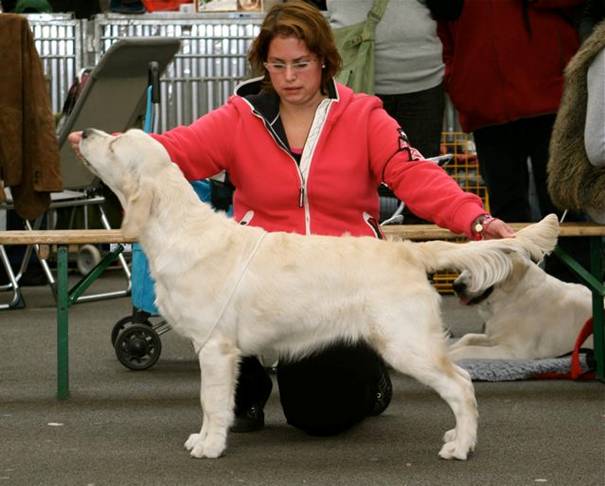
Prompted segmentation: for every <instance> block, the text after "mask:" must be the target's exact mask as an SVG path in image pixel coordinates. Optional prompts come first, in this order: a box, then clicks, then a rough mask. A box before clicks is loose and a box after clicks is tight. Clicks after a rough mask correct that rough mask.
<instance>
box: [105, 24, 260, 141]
mask: <svg viewBox="0 0 605 486" xmlns="http://www.w3.org/2000/svg"><path fill="white" fill-rule="evenodd" d="M261 22H262V15H258V14H220V15H204V16H199V15H196V16H187V15H182V14H168V15H166V14H151V15H144V16H137V17H136V18H133V17H127V16H115V15H107V16H99V17H97V18H96V19H95V20H94V42H95V45H94V52H95V53H96V55H97V59H98V58H100V56H101V55H103V53H105V52H106V51H107V49H108V48H109V46H110V45H111V44H112V43H114V42H115V41H117V40H118V39H120V38H122V37H141V36H142V37H147V36H162V37H166V36H168V37H178V38H180V39H181V42H182V45H181V49H180V51H179V53H178V54H177V56H176V58H175V60H174V62H173V63H171V64H170V65H169V66H168V68H167V70H166V72H165V73H164V76H163V77H162V83H161V95H162V105H161V113H159V131H165V130H167V129H169V128H173V127H175V126H178V125H183V124H189V123H191V122H193V121H194V120H195V119H197V118H198V117H200V116H201V115H203V114H205V113H207V112H208V111H210V110H212V109H214V108H217V107H218V106H220V105H222V104H223V103H224V102H225V101H226V100H227V98H228V97H229V96H230V95H231V94H232V93H233V90H234V88H235V86H236V85H237V83H238V82H240V81H241V80H242V79H244V78H245V76H246V73H247V61H246V53H247V51H248V47H249V45H250V43H251V41H252V39H253V38H254V37H255V36H256V35H257V34H258V32H259V26H260V23H261Z"/></svg>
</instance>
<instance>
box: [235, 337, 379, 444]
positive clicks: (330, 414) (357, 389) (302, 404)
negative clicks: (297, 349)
mask: <svg viewBox="0 0 605 486" xmlns="http://www.w3.org/2000/svg"><path fill="white" fill-rule="evenodd" d="M385 372H386V370H385V366H384V363H383V361H382V358H381V357H380V356H379V355H378V354H377V353H376V352H375V351H374V350H373V349H371V348H370V347H369V346H368V345H366V344H365V343H359V344H355V345H351V344H335V345H333V346H330V347H328V348H326V349H324V350H322V351H320V352H317V353H314V354H312V355H310V356H307V357H305V358H302V359H299V360H296V361H289V362H288V361H280V362H279V364H278V366H277V383H278V386H279V396H280V401H281V405H282V408H283V411H284V415H285V417H286V420H287V422H288V424H290V425H292V426H294V427H297V428H299V429H302V430H304V431H305V432H307V433H308V434H312V435H333V434H338V433H340V432H342V431H344V430H346V429H348V428H350V427H351V426H353V425H355V424H356V423H358V422H360V421H361V420H363V419H364V418H365V417H367V416H368V415H369V414H370V411H371V410H372V407H373V406H374V403H375V399H376V392H377V383H378V381H379V379H380V377H381V375H382V374H383V373H385ZM271 387H272V382H271V378H270V377H269V376H268V375H267V372H266V370H265V369H264V368H263V367H262V365H261V364H260V362H259V361H258V359H257V358H256V357H254V356H248V357H245V358H243V360H242V362H241V364H240V375H239V380H238V385H237V388H236V393H235V413H236V414H238V413H241V412H243V411H245V410H246V409H247V408H249V407H250V406H252V405H260V406H264V404H265V402H266V401H267V399H268V398H269V395H270V394H271Z"/></svg>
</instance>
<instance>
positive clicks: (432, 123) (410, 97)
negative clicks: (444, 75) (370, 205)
mask: <svg viewBox="0 0 605 486" xmlns="http://www.w3.org/2000/svg"><path fill="white" fill-rule="evenodd" d="M376 96H378V97H379V98H380V99H381V100H382V104H383V106H384V109H385V110H386V112H387V113H388V114H389V115H390V116H392V117H393V118H394V119H395V120H397V123H399V126H401V128H402V129H403V131H404V132H405V134H406V135H407V137H408V140H409V142H410V145H411V146H412V147H414V148H415V149H417V150H419V151H420V153H421V154H422V155H423V156H424V157H434V156H436V155H439V153H440V145H441V131H442V130H443V114H444V111H445V93H444V90H443V85H442V84H439V85H437V86H435V87H434V88H430V89H427V90H424V91H417V92H415V93H405V94H394V95H384V94H377V95H376ZM378 192H379V194H380V195H381V196H382V197H383V198H385V199H384V200H382V201H381V212H380V220H381V221H383V220H385V219H387V218H389V217H390V216H391V215H392V213H393V211H394V210H395V209H396V208H397V206H398V201H397V200H396V199H395V196H394V194H393V193H392V192H391V190H390V189H386V188H385V187H384V186H381V187H380V188H379V190H378ZM404 218H405V222H406V224H418V223H426V221H424V220H423V219H420V218H419V217H417V216H416V215H415V214H413V213H412V212H411V211H410V210H409V209H408V208H407V206H406V208H405V211H404Z"/></svg>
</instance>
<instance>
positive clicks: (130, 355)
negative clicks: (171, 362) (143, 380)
mask: <svg viewBox="0 0 605 486" xmlns="http://www.w3.org/2000/svg"><path fill="white" fill-rule="evenodd" d="M114 349H115V352H116V356H117V358H118V360H119V361H120V363H122V364H123V365H124V366H126V368H129V369H131V370H135V371H138V370H146V369H147V368H150V367H152V366H153V365H154V364H155V363H156V362H157V360H158V359H159V357H160V353H161V352H162V342H161V341H160V336H158V333H157V332H155V331H154V330H153V329H152V328H151V326H148V325H146V324H132V325H130V326H128V327H127V328H126V329H124V330H123V331H122V332H120V333H119V334H118V336H117V339H116V342H115V345H114Z"/></svg>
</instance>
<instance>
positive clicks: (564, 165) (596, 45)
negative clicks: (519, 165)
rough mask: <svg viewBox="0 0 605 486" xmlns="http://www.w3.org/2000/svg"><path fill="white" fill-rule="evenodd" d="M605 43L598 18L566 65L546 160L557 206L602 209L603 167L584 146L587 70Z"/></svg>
mask: <svg viewBox="0 0 605 486" xmlns="http://www.w3.org/2000/svg"><path fill="white" fill-rule="evenodd" d="M604 47H605V22H601V23H600V24H599V25H598V26H597V28H596V29H595V30H594V32H593V33H592V35H591V36H590V37H589V38H588V39H587V40H586V42H585V43H584V44H583V45H582V47H581V48H580V50H579V51H578V52H577V53H576V55H575V56H574V57H573V58H572V59H571V61H570V62H569V64H568V65H567V67H566V68H565V85H564V92H563V98H562V99H561V106H560V108H559V111H558V113H557V120H556V122H555V126H554V128H553V133H552V138H551V142H550V160H549V161H548V191H549V193H550V196H551V198H552V200H553V202H554V204H555V205H556V206H557V207H559V208H560V209H570V210H575V211H584V212H585V211H586V210H587V209H592V210H596V211H597V212H600V213H602V212H603V211H605V167H594V166H593V165H592V164H591V163H590V162H589V160H588V157H587V155H586V148H585V146H584V126H585V124H586V102H587V101H586V100H587V97H588V91H587V80H586V77H587V73H588V68H589V67H590V64H591V62H592V61H593V59H594V58H595V57H596V55H597V54H598V53H599V52H600V51H601V49H603V48H604Z"/></svg>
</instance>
